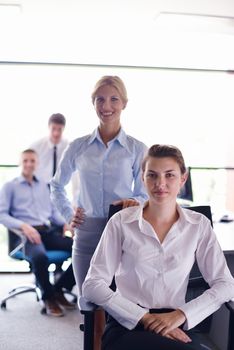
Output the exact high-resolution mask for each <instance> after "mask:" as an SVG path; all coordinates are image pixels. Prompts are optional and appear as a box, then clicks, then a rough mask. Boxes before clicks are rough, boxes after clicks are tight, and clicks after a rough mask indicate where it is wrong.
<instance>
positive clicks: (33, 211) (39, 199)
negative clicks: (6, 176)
mask: <svg viewBox="0 0 234 350" xmlns="http://www.w3.org/2000/svg"><path fill="white" fill-rule="evenodd" d="M0 223H1V224H3V225H4V226H6V227H8V228H9V229H11V228H20V226H21V225H22V224H23V223H27V224H29V225H32V226H37V225H48V224H49V223H54V224H57V225H64V223H65V221H64V218H63V217H62V216H61V214H60V213H59V212H58V210H57V209H56V208H55V206H54V205H53V204H52V202H51V199H50V192H49V187H48V185H47V184H46V183H45V182H44V181H42V180H38V179H37V178H35V177H34V179H33V181H32V183H31V184H30V183H29V182H28V181H27V180H26V179H25V178H24V177H23V176H19V177H17V178H15V179H13V180H12V181H10V182H7V183H6V184H5V185H4V186H3V187H2V189H1V191H0Z"/></svg>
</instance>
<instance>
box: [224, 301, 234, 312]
mask: <svg viewBox="0 0 234 350" xmlns="http://www.w3.org/2000/svg"><path fill="white" fill-rule="evenodd" d="M225 305H226V307H227V308H228V310H229V311H230V312H231V313H234V301H232V300H230V301H228V302H227V303H225Z"/></svg>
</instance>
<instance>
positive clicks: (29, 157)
mask: <svg viewBox="0 0 234 350" xmlns="http://www.w3.org/2000/svg"><path fill="white" fill-rule="evenodd" d="M37 164H38V157H37V154H36V153H35V152H23V153H22V155H21V160H20V165H21V168H22V174H23V175H24V176H25V177H26V178H28V177H32V176H33V174H34V172H35V170H36V168H37Z"/></svg>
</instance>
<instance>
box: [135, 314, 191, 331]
mask: <svg viewBox="0 0 234 350" xmlns="http://www.w3.org/2000/svg"><path fill="white" fill-rule="evenodd" d="M185 320H186V317H185V315H184V313H183V312H182V311H181V310H175V311H172V312H166V313H162V314H157V313H153V314H150V313H146V314H145V315H144V316H143V317H142V319H141V323H142V324H143V326H144V328H145V329H146V330H149V331H151V332H156V333H159V334H161V335H163V336H167V335H169V336H174V334H180V333H181V332H180V331H176V332H174V330H175V329H177V328H178V327H179V326H181V325H182V324H183V323H184V322H185ZM172 331H173V333H172V334H173V335H171V332H172ZM182 332H183V331H182ZM183 333H184V332H183ZM184 334H185V333H184Z"/></svg>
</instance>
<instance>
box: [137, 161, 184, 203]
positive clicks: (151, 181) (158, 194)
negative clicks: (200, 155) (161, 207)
mask: <svg viewBox="0 0 234 350" xmlns="http://www.w3.org/2000/svg"><path fill="white" fill-rule="evenodd" d="M186 178H187V175H186V174H182V173H181V169H180V166H179V164H178V163H177V161H176V160H175V159H174V158H172V157H158V158H157V157H148V159H147V161H146V163H145V169H144V173H143V181H144V184H145V187H146V190H147V192H148V195H149V200H150V201H153V202H154V203H155V204H161V203H167V202H168V201H169V202H171V201H173V202H176V198H177V195H178V193H179V192H180V189H181V188H182V186H183V185H184V184H185V182H186Z"/></svg>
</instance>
